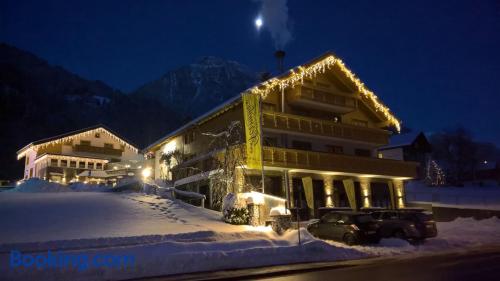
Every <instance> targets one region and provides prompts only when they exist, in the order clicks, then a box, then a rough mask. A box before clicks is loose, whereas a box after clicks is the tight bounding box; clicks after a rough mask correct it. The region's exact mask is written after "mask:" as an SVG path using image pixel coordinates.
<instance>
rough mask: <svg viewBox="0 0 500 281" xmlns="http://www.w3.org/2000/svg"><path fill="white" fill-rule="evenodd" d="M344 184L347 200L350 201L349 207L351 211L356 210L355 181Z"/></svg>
mask: <svg viewBox="0 0 500 281" xmlns="http://www.w3.org/2000/svg"><path fill="white" fill-rule="evenodd" d="M342 182H343V183H344V188H345V193H347V199H348V200H349V205H351V209H353V210H356V209H357V206H356V192H355V190H354V181H353V180H352V179H346V180H343V181H342Z"/></svg>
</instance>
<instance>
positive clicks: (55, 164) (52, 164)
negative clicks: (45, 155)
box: [50, 159, 57, 167]
mask: <svg viewBox="0 0 500 281" xmlns="http://www.w3.org/2000/svg"><path fill="white" fill-rule="evenodd" d="M50 166H56V167H57V159H50Z"/></svg>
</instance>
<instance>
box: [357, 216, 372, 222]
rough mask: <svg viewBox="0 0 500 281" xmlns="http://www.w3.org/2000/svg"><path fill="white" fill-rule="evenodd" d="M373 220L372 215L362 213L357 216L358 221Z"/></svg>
mask: <svg viewBox="0 0 500 281" xmlns="http://www.w3.org/2000/svg"><path fill="white" fill-rule="evenodd" d="M371 221H373V218H372V216H370V215H360V216H356V222H358V223H367V222H371Z"/></svg>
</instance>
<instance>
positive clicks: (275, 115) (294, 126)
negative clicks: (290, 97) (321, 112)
mask: <svg viewBox="0 0 500 281" xmlns="http://www.w3.org/2000/svg"><path fill="white" fill-rule="evenodd" d="M262 115H263V127H264V128H267V129H275V130H283V131H289V132H297V133H305V134H312V135H317V136H324V137H334V138H341V139H347V140H354V141H361V142H368V143H374V144H377V145H386V144H388V142H389V132H387V131H385V130H381V129H372V128H364V127H358V126H353V125H348V124H342V123H335V122H332V121H326V120H321V119H315V118H309V117H304V116H298V115H292V114H285V113H279V112H270V111H265V112H263V113H262Z"/></svg>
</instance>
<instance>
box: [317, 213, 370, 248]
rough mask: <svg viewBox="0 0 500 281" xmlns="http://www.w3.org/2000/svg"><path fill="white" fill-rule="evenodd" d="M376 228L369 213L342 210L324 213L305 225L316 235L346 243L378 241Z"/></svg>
mask: <svg viewBox="0 0 500 281" xmlns="http://www.w3.org/2000/svg"><path fill="white" fill-rule="evenodd" d="M378 228H379V226H378V224H377V223H376V222H375V221H374V220H373V218H372V216H370V215H369V214H366V213H360V212H342V211H339V212H330V213H328V214H325V215H324V216H323V217H321V219H320V220H316V221H313V222H311V223H309V225H308V226H307V230H308V231H309V232H310V233H311V234H312V235H314V236H316V237H319V238H322V239H331V240H336V241H342V242H344V243H346V244H347V245H354V244H362V243H378V242H379V241H380V237H379V235H378Z"/></svg>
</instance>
